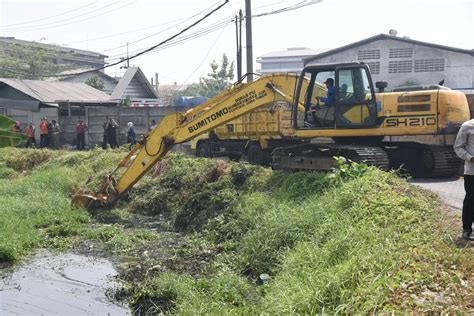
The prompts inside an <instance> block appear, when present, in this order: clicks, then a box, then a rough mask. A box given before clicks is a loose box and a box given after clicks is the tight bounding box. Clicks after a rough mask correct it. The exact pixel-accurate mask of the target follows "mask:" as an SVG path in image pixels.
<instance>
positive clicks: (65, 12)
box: [2, 1, 97, 28]
mask: <svg viewBox="0 0 474 316" xmlns="http://www.w3.org/2000/svg"><path fill="white" fill-rule="evenodd" d="M95 3H97V1H94V2H91V3H89V4H86V5H83V6H80V7H78V8H74V9H72V10H68V11H64V12H61V13H58V14H55V15H51V16H48V17H45V18H41V19H37V20H31V21H28V22H20V23H15V24H6V25H3V26H2V28H4V27H6V28H9V27H12V26H16V25H22V24H31V23H34V22H39V21H44V20H49V19H52V18H55V17H58V16H61V15H65V14H67V13H70V12H74V11H77V10H80V9H82V8H85V7H88V6H91V5H93V4H95Z"/></svg>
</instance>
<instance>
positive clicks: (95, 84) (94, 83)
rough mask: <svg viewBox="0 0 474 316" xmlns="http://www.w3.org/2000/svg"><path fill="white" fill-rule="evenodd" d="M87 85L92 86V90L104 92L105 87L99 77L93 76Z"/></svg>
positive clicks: (87, 81)
mask: <svg viewBox="0 0 474 316" xmlns="http://www.w3.org/2000/svg"><path fill="white" fill-rule="evenodd" d="M85 84H86V85H89V86H91V87H92V88H96V89H97V90H100V91H104V88H105V85H104V82H103V81H102V80H100V79H99V77H97V76H92V77H90V78H89V79H87V80H86V82H85Z"/></svg>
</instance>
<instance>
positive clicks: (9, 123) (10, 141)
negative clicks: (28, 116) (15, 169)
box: [0, 115, 28, 148]
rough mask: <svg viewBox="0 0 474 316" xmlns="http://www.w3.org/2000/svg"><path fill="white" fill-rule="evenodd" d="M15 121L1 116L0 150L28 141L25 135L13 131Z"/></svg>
mask: <svg viewBox="0 0 474 316" xmlns="http://www.w3.org/2000/svg"><path fill="white" fill-rule="evenodd" d="M15 123H16V122H15V121H14V120H12V119H11V118H9V117H6V116H5V115H0V148H1V147H9V146H17V145H19V144H21V143H24V142H26V140H27V139H28V138H27V137H26V135H25V134H22V133H17V132H14V131H12V128H13V127H14V126H15Z"/></svg>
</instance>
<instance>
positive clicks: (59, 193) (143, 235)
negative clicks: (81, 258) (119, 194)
mask: <svg viewBox="0 0 474 316" xmlns="http://www.w3.org/2000/svg"><path fill="white" fill-rule="evenodd" d="M122 155H123V153H121V152H118V153H117V152H111V151H102V150H96V151H92V152H80V153H74V152H65V151H50V150H34V149H17V148H4V149H1V150H0V227H1V233H0V263H14V262H17V261H19V260H20V259H21V258H22V257H23V256H24V255H26V254H28V253H29V252H30V251H32V250H34V249H36V248H40V247H50V248H58V249H67V248H69V247H72V246H74V245H77V244H79V243H81V242H83V241H84V240H92V241H94V240H98V241H100V242H101V247H103V248H104V249H106V250H109V251H113V252H124V251H127V250H128V249H131V248H133V247H134V246H135V245H136V244H137V243H140V242H142V241H147V240H152V239H154V238H155V236H154V235H156V234H151V233H150V232H142V231H139V230H134V231H132V232H130V231H127V230H125V229H123V227H122V226H120V225H119V226H117V227H114V226H112V227H110V226H107V225H106V224H103V223H101V220H100V218H99V217H97V218H93V217H91V215H90V214H89V213H87V212H86V211H85V210H83V209H77V208H75V207H72V206H71V196H72V194H73V193H74V192H75V191H76V190H77V189H78V188H79V187H80V186H82V185H84V183H85V181H86V179H87V177H88V175H90V174H95V175H96V177H100V174H102V173H105V172H108V171H110V170H112V168H113V167H114V165H115V164H116V162H117V161H118V160H119V159H120V158H121V156H122Z"/></svg>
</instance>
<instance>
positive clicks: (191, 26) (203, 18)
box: [16, 0, 229, 77]
mask: <svg viewBox="0 0 474 316" xmlns="http://www.w3.org/2000/svg"><path fill="white" fill-rule="evenodd" d="M228 2H229V0H224V3H222V4H220V5H219V6H218V7H216V8H214V9H213V10H212V11H210V12H209V13H207V14H206V15H204V16H203V17H202V18H200V19H199V20H197V21H195V22H194V23H192V24H191V25H189V26H187V27H185V28H184V29H182V30H181V31H180V32H178V33H176V34H174V35H172V36H170V37H169V38H167V39H165V40H164V41H162V42H160V43H158V44H156V45H154V46H152V47H150V48H148V49H145V50H143V51H141V52H139V53H137V54H135V55H133V56H131V57H127V58H124V59H123V60H120V61H118V62H115V63H112V64H109V65H105V66H102V67H98V68H94V69H90V70H86V71H82V72H78V73H70V74H67V75H66V74H39V76H41V77H65V76H74V75H82V74H85V73H91V72H94V71H97V70H102V69H105V68H109V67H112V66H115V65H118V64H120V63H122V62H125V61H128V60H131V59H134V58H137V57H139V56H141V55H143V54H145V53H147V52H149V51H152V50H154V49H156V48H157V47H160V46H163V45H164V44H166V43H168V42H169V41H171V40H173V39H175V38H176V37H178V36H179V35H181V34H183V33H184V32H186V31H187V30H189V29H191V28H193V27H194V26H196V25H198V24H199V23H201V22H202V21H204V20H205V19H207V18H208V17H209V16H211V15H212V14H213V13H215V12H216V11H218V10H220V9H221V8H222V7H223V6H224V5H226V4H227V3H228ZM16 73H17V74H22V75H29V74H27V73H19V72H16Z"/></svg>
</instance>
